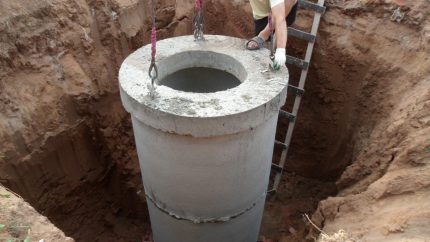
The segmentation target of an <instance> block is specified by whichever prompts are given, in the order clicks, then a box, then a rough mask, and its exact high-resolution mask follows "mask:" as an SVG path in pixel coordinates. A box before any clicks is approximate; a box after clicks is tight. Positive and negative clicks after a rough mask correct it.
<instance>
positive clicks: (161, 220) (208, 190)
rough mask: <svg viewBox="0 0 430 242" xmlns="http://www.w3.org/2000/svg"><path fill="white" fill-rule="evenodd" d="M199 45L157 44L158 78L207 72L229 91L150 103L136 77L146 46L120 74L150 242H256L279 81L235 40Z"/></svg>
mask: <svg viewBox="0 0 430 242" xmlns="http://www.w3.org/2000/svg"><path fill="white" fill-rule="evenodd" d="M206 38H207V41H206V42H204V43H202V42H194V41H193V39H192V36H186V37H178V38H172V39H167V40H163V41H161V42H159V43H158V47H159V56H161V57H160V58H159V65H160V67H159V68H160V70H161V72H162V73H164V75H168V74H171V73H173V72H174V71H175V70H181V69H183V68H191V67H208V68H215V69H220V70H222V71H227V72H229V73H232V74H233V75H235V76H236V77H237V78H238V79H239V80H240V81H241V82H242V83H241V84H240V85H239V86H237V87H234V88H231V89H228V90H224V91H219V92H214V93H204V94H202V93H187V92H182V91H177V90H173V89H171V88H169V87H165V86H159V87H158V88H157V92H158V93H157V97H156V98H155V99H151V98H150V97H149V96H148V89H147V84H148V83H149V82H150V80H149V79H148V78H147V77H145V75H144V74H143V72H145V71H146V70H147V69H145V68H146V67H147V66H149V61H147V60H145V59H144V58H142V53H145V52H146V51H149V47H148V46H146V47H143V48H142V49H141V50H138V51H136V52H135V53H133V54H132V55H131V56H129V57H128V58H127V59H126V60H125V61H124V63H123V65H122V67H121V70H120V76H119V79H120V87H121V88H120V90H121V98H122V101H123V104H124V107H125V108H126V109H127V111H128V112H130V113H131V115H132V122H133V130H134V134H135V140H136V147H137V151H138V156H139V162H140V167H141V170H142V178H143V183H144V187H145V194H146V196H147V200H148V208H149V213H150V219H151V226H152V230H153V235H154V240H155V241H156V242H172V241H187V242H188V241H190V242H219V241H223V242H230V241H231V242H250V241H257V238H258V233H259V228H260V224H261V219H262V214H263V210H264V202H265V195H266V189H267V185H268V181H269V175H270V168H271V160H272V153H273V146H274V139H275V132H276V123H277V118H278V110H279V108H280V107H281V106H282V105H283V104H284V100H285V98H286V90H287V88H286V87H287V85H288V72H287V70H282V71H280V72H276V73H272V72H270V71H267V63H264V64H262V61H261V60H262V59H264V58H267V56H268V51H267V50H262V51H257V52H248V51H246V50H244V48H243V40H240V39H236V38H231V37H224V36H206ZM172 45H175V48H171V46H172ZM148 53H149V52H148ZM178 56H179V57H178ZM184 56H186V57H188V58H184ZM267 59H268V58H267ZM177 60H181V61H180V63H179V62H178V61H177ZM230 62H231V63H230ZM169 67H171V68H170V69H169ZM161 78H162V77H161ZM197 78H200V77H197Z"/></svg>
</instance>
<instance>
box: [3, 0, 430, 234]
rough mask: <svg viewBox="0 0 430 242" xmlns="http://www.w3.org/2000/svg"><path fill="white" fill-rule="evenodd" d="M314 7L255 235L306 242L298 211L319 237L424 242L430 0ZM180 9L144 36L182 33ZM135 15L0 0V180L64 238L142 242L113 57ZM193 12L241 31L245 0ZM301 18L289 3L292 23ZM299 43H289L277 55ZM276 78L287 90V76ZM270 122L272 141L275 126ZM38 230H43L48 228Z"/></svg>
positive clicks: (135, 170) (173, 5) (246, 25)
mask: <svg viewBox="0 0 430 242" xmlns="http://www.w3.org/2000/svg"><path fill="white" fill-rule="evenodd" d="M327 6H328V11H327V13H326V14H325V16H324V18H323V20H322V22H321V27H320V31H319V36H318V40H317V45H316V49H315V52H314V56H313V61H312V64H311V68H310V73H309V77H308V82H307V85H306V94H305V96H304V100H303V103H302V109H301V111H300V114H299V117H298V120H297V126H296V127H297V129H296V130H295V134H294V138H293V144H292V147H291V149H290V151H291V152H290V156H289V159H288V162H287V169H288V172H287V173H286V175H285V176H284V178H283V182H282V186H281V190H280V192H279V194H278V195H277V196H276V197H274V198H272V199H270V200H269V201H268V205H267V208H266V213H265V216H264V222H263V226H262V231H261V235H262V236H264V237H265V238H266V239H267V240H269V241H270V240H271V241H305V237H307V238H308V239H309V241H312V237H316V236H317V233H316V231H315V230H313V229H312V227H311V226H310V225H309V224H308V223H306V222H305V221H304V220H303V216H302V215H303V213H308V214H309V215H312V219H313V221H314V222H315V223H316V224H317V225H318V226H320V227H321V228H323V229H324V230H325V231H326V232H327V233H334V232H336V231H338V230H339V229H344V230H346V231H347V232H348V233H349V234H351V236H353V237H354V238H356V240H357V241H426V239H428V238H430V229H428V224H429V223H430V207H429V203H428V202H426V201H428V200H429V199H430V190H429V185H430V180H429V178H430V169H429V163H430V150H429V149H430V46H429V44H428V43H430V17H429V16H428V13H429V12H430V2H429V1H427V0H425V1H424V0H423V1H403V0H396V1H394V0H393V1H391V0H385V1H382V0H366V1H365V0H362V1H359V0H351V1H343V0H329V1H327ZM192 7H193V1H191V0H186V1H181V3H180V4H178V2H177V1H173V0H163V1H160V2H159V4H158V12H157V25H158V27H159V32H158V33H159V38H166V37H169V36H176V35H182V34H190V33H191V19H192ZM149 9H150V8H148V1H138V0H106V1H101V0H42V1H37V3H36V2H28V1H24V0H17V1H6V0H0V147H1V148H0V182H1V183H2V184H3V185H4V186H6V187H9V188H10V189H12V190H13V191H15V192H17V193H18V194H20V196H22V197H23V198H24V199H25V200H26V201H27V202H29V203H30V204H31V205H32V206H33V207H34V208H35V209H36V210H37V211H38V212H39V213H41V214H44V215H45V216H46V217H48V218H49V219H50V220H51V221H52V222H53V223H54V224H55V226H57V227H58V228H60V229H61V230H62V231H63V232H64V233H65V234H66V235H67V236H70V237H73V238H74V239H75V240H76V241H140V240H144V241H148V240H149V239H150V230H149V224H148V217H147V212H146V207H145V206H146V205H145V200H144V197H143V195H142V184H141V182H140V170H139V167H138V163H137V156H136V153H135V150H134V140H133V136H132V130H131V124H130V120H129V117H128V115H127V114H126V113H125V111H124V110H123V109H122V106H121V103H120V101H119V98H118V85H117V71H118V67H119V66H120V64H121V62H122V60H123V59H124V58H125V57H126V56H127V55H128V54H129V53H131V52H132V51H133V50H135V49H137V48H139V47H140V46H142V45H143V44H146V43H148V41H149V31H150V25H149ZM396 10H397V11H396ZM205 12H206V31H207V32H208V33H216V34H225V35H233V36H238V37H251V36H252V34H253V24H252V17H251V15H250V7H249V4H248V3H246V2H245V1H226V0H225V1H224V0H223V1H208V2H207V7H206V10H205ZM311 17H312V15H311V13H310V12H308V11H300V13H299V16H298V21H297V23H296V27H297V28H302V29H307V28H308V26H309V24H310V22H311ZM393 20H394V21H393ZM305 47H306V46H305V43H303V42H301V41H298V40H295V39H293V38H290V39H289V47H288V52H289V53H290V54H293V55H296V56H303V55H304V50H305ZM148 57H149V53H148ZM290 71H291V73H292V78H291V82H292V83H295V82H296V81H297V80H298V74H299V72H298V71H297V70H295V69H294V68H293V67H290ZM288 103H289V104H287V105H286V107H285V109H286V110H289V108H290V105H291V99H289V100H288ZM278 128H279V130H278V134H277V136H278V138H279V139H281V138H282V136H283V134H284V133H285V129H286V122H285V121H284V120H280V123H279V127H278ZM275 157H276V155H275ZM0 193H1V192H0ZM12 197H13V196H12ZM13 201H17V202H16V203H18V201H20V200H19V199H16V198H13ZM23 211H24V210H23ZM32 211H33V212H34V210H32ZM29 213H30V212H29ZM32 216H33V215H32ZM34 216H37V215H34ZM0 218H1V217H0ZM24 220H25V219H24ZM35 221H37V220H35ZM0 223H1V222H0ZM22 223H28V221H23V222H22ZM35 223H36V222H35ZM41 223H42V222H41ZM45 223H47V222H46V221H45ZM32 228H33V226H32ZM41 228H42V229H41V230H40V231H39V232H40V233H43V232H44V231H43V230H44V229H43V227H41ZM53 228H54V227H53V226H50V227H47V229H46V231H45V232H47V233H49V234H51V236H56V233H57V232H52V233H50V232H49V231H51V230H52V229H53ZM34 231H36V230H35V229H34ZM39 232H38V233H39ZM34 233H35V232H34ZM32 234H33V229H32ZM43 236H45V235H43ZM47 236H49V235H46V238H48V237H47ZM53 241H55V240H53Z"/></svg>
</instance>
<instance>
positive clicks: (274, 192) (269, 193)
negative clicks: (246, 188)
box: [266, 189, 276, 195]
mask: <svg viewBox="0 0 430 242" xmlns="http://www.w3.org/2000/svg"><path fill="white" fill-rule="evenodd" d="M274 194H276V189H271V190H269V191H267V192H266V195H274Z"/></svg>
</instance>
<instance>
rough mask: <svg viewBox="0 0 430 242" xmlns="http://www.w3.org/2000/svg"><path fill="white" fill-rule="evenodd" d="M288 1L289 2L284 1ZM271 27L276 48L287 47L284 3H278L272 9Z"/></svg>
mask: <svg viewBox="0 0 430 242" xmlns="http://www.w3.org/2000/svg"><path fill="white" fill-rule="evenodd" d="M285 1H289V0H285ZM272 16H273V25H274V27H275V31H276V32H275V34H276V47H277V48H285V46H286V45H287V21H286V20H285V19H286V16H285V3H284V2H282V3H279V4H277V5H276V6H273V7H272Z"/></svg>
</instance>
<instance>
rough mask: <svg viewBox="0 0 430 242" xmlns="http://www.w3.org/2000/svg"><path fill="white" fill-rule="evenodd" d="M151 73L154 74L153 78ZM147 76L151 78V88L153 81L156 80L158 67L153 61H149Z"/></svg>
mask: <svg viewBox="0 0 430 242" xmlns="http://www.w3.org/2000/svg"><path fill="white" fill-rule="evenodd" d="M152 71H154V72H155V75H154V76H153V75H152ZM148 75H149V77H150V78H151V84H152V86H154V81H155V80H156V79H157V78H158V67H157V65H156V64H155V61H154V60H152V61H151V65H150V66H149V71H148Z"/></svg>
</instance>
